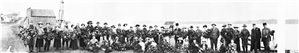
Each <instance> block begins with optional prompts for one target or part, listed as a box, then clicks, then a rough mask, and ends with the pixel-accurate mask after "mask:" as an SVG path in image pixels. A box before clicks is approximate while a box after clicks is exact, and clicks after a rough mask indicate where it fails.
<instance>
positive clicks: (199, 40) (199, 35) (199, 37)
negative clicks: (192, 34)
mask: <svg viewBox="0 0 299 53" xmlns="http://www.w3.org/2000/svg"><path fill="white" fill-rule="evenodd" d="M196 28H197V29H196V33H197V39H196V41H197V44H201V37H202V35H203V31H202V30H200V28H199V26H197V27H196Z"/></svg>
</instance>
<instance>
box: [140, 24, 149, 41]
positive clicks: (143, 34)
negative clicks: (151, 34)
mask: <svg viewBox="0 0 299 53" xmlns="http://www.w3.org/2000/svg"><path fill="white" fill-rule="evenodd" d="M147 35H148V30H147V28H146V25H143V29H142V36H141V37H142V39H143V40H146V39H145V38H146V37H147Z"/></svg>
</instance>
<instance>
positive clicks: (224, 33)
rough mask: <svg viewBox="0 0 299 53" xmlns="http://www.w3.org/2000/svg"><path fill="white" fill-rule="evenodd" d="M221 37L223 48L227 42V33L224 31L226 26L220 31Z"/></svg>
mask: <svg viewBox="0 0 299 53" xmlns="http://www.w3.org/2000/svg"><path fill="white" fill-rule="evenodd" d="M220 34H221V37H222V38H223V44H224V46H226V43H228V42H227V40H229V38H228V36H227V31H226V25H222V29H221V32H220Z"/></svg>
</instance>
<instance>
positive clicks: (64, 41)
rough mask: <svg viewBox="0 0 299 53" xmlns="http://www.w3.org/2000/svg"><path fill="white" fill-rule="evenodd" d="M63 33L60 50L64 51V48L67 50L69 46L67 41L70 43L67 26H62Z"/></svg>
mask: <svg viewBox="0 0 299 53" xmlns="http://www.w3.org/2000/svg"><path fill="white" fill-rule="evenodd" d="M64 27H65V28H64V31H63V33H64V34H63V39H62V48H63V49H64V48H65V47H66V48H68V46H69V41H70V29H69V27H68V25H67V24H65V26H64Z"/></svg>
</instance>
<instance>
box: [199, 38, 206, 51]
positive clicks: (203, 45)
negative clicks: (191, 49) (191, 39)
mask: <svg viewBox="0 0 299 53" xmlns="http://www.w3.org/2000/svg"><path fill="white" fill-rule="evenodd" d="M206 42H207V41H204V40H203V41H202V42H201V43H202V44H201V45H200V49H199V51H201V52H205V51H206V50H208V45H207V43H206Z"/></svg>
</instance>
